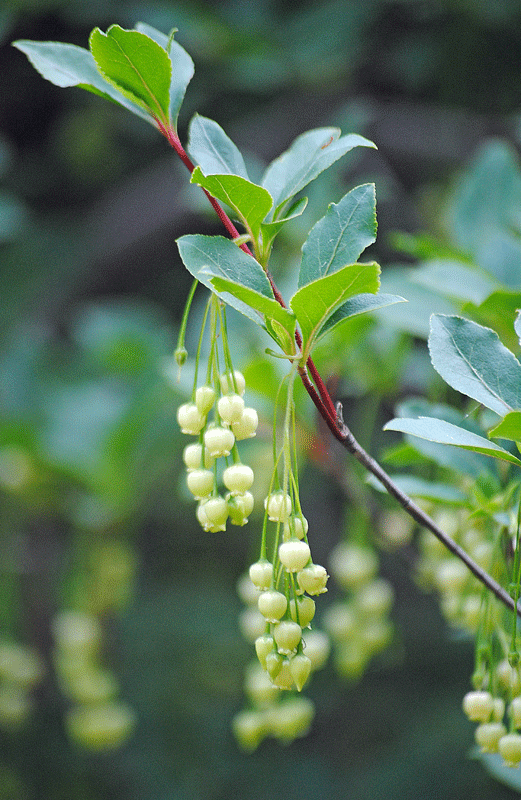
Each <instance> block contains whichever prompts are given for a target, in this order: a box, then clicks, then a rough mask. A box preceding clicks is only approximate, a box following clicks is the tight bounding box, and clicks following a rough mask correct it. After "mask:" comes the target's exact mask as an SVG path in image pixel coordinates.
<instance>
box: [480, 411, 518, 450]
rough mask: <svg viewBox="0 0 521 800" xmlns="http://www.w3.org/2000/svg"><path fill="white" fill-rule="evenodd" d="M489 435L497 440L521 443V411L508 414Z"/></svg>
mask: <svg viewBox="0 0 521 800" xmlns="http://www.w3.org/2000/svg"><path fill="white" fill-rule="evenodd" d="M488 435H489V436H492V437H494V438H497V439H512V441H513V442H521V411H511V412H510V414H506V415H505V416H504V417H503V419H502V420H501V422H500V423H499V424H498V425H496V426H495V427H494V428H491V429H490V430H489V432H488Z"/></svg>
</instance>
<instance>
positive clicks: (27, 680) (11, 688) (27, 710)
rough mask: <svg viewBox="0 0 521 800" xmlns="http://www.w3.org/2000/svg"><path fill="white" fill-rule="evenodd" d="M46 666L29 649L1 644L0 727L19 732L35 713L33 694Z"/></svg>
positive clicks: (31, 649)
mask: <svg viewBox="0 0 521 800" xmlns="http://www.w3.org/2000/svg"><path fill="white" fill-rule="evenodd" d="M44 674H45V665H44V663H43V660H42V658H41V657H40V655H39V654H38V652H37V651H36V650H34V649H33V648H32V647H30V646H29V645H25V644H20V643H19V642H14V641H9V640H7V639H2V640H1V641H0V726H1V727H2V728H5V729H7V730H16V729H18V728H20V727H21V726H22V725H23V724H24V723H25V722H26V721H27V719H28V718H29V717H30V715H31V712H32V709H33V698H32V695H31V691H32V690H33V689H34V688H35V687H36V686H37V685H38V684H39V683H40V682H41V680H42V678H43V676H44Z"/></svg>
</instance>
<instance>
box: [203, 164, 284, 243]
mask: <svg viewBox="0 0 521 800" xmlns="http://www.w3.org/2000/svg"><path fill="white" fill-rule="evenodd" d="M190 182H191V183H196V184H197V185H198V186H202V187H203V189H206V190H207V191H208V192H210V194H211V195H212V196H213V197H215V198H216V199H217V200H221V201H222V202H223V203H227V205H229V206H230V208H231V209H232V210H233V211H234V212H235V213H236V214H237V216H238V217H239V218H240V219H241V221H242V222H243V224H244V226H245V228H246V230H247V231H248V232H249V233H250V234H251V236H252V238H253V239H254V240H257V238H258V235H259V231H260V225H261V222H262V220H263V219H264V217H265V216H266V214H267V213H268V212H269V210H270V208H271V206H272V205H273V200H272V198H271V196H270V194H269V193H268V192H267V191H266V189H263V188H262V186H257V185H256V184H255V183H251V181H248V180H246V178H243V177H242V176H240V175H203V173H202V171H201V168H200V167H196V168H195V169H194V171H193V172H192V177H191V178H190Z"/></svg>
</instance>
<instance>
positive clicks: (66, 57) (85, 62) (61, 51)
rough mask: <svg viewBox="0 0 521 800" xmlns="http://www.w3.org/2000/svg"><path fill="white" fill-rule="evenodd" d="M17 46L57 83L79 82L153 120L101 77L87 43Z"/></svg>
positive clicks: (23, 43) (22, 43) (25, 43)
mask: <svg viewBox="0 0 521 800" xmlns="http://www.w3.org/2000/svg"><path fill="white" fill-rule="evenodd" d="M14 47H16V48H17V49H18V50H20V51H21V52H22V53H25V55H26V56H27V58H28V59H29V61H30V62H31V64H32V65H33V67H34V68H35V69H36V70H37V71H38V72H39V73H40V75H41V76H42V77H43V78H45V79H46V80H48V81H50V82H51V83H54V85H55V86H61V87H67V86H78V87H79V88H81V89H86V90H87V91H89V92H93V93H94V94H97V95H100V96H101V97H104V98H105V99H106V100H112V101H113V102H115V103H118V104H119V105H121V106H123V107H124V108H126V109H128V110H129V111H132V113H133V114H136V115H137V116H138V117H141V118H142V119H146V120H147V122H153V120H152V119H151V118H150V115H149V114H147V113H146V112H145V111H143V109H142V108H141V106H139V105H136V103H133V102H132V101H131V100H129V99H128V98H127V97H124V96H123V95H122V94H120V92H118V91H117V90H116V89H115V88H114V87H113V86H112V85H111V84H110V83H107V81H105V80H104V79H103V78H102V77H101V75H100V73H99V72H98V69H97V67H96V62H95V61H94V58H93V57H92V53H90V52H89V51H88V50H86V49H85V48H84V47H76V45H74V44H62V43H61V42H32V41H29V40H28V39H21V40H19V41H17V42H14Z"/></svg>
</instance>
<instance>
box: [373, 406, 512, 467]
mask: <svg viewBox="0 0 521 800" xmlns="http://www.w3.org/2000/svg"><path fill="white" fill-rule="evenodd" d="M384 430H385V431H401V432H402V433H408V434H410V435H411V436H419V437H420V438H421V439H427V440H428V441H430V442H438V443H439V444H447V445H453V446H455V447H462V448H463V449H464V450H472V451H473V452H475V453H481V454H482V455H485V456H491V457H492V458H499V459H502V460H503V461H509V462H510V463H511V464H517V465H518V466H521V461H520V460H519V459H518V458H516V456H514V455H512V453H509V452H508V451H507V450H504V449H503V448H502V447H500V446H499V445H497V444H495V443H494V442H488V441H487V440H486V439H484V438H483V437H482V436H478V435H477V434H475V433H472V432H471V431H467V430H465V429H464V428H460V427H458V426H457V425H453V424H452V423H450V422H446V421H445V420H442V419H436V418H435V417H419V418H418V419H392V420H390V422H388V423H387V424H386V425H384Z"/></svg>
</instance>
